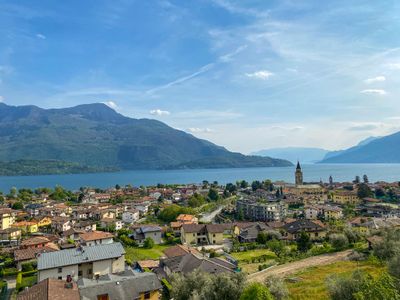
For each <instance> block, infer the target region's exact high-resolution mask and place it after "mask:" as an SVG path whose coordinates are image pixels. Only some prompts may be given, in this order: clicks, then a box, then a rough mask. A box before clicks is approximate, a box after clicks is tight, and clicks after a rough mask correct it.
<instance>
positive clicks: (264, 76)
mask: <svg viewBox="0 0 400 300" xmlns="http://www.w3.org/2000/svg"><path fill="white" fill-rule="evenodd" d="M273 75H274V73H272V72H270V71H267V70H261V71H256V72H254V73H246V76H247V77H250V78H256V79H262V80H267V79H269V78H270V77H271V76H273Z"/></svg>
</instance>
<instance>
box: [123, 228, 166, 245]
mask: <svg viewBox="0 0 400 300" xmlns="http://www.w3.org/2000/svg"><path fill="white" fill-rule="evenodd" d="M130 236H131V237H132V238H133V239H134V240H135V241H137V242H138V243H139V244H143V242H144V240H145V239H147V238H151V239H152V240H153V241H154V243H155V244H161V243H162V239H161V237H162V229H161V227H159V226H141V227H139V228H136V229H135V230H134V231H133V234H131V235H130Z"/></svg>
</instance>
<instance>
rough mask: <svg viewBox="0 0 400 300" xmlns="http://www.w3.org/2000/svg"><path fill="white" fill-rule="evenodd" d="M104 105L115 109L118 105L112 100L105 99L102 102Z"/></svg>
mask: <svg viewBox="0 0 400 300" xmlns="http://www.w3.org/2000/svg"><path fill="white" fill-rule="evenodd" d="M103 103H104V104H105V105H107V106H108V107H111V108H112V109H117V108H118V105H117V104H116V103H115V102H114V101H106V102H103Z"/></svg>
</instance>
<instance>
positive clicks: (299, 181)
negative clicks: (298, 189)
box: [295, 161, 303, 185]
mask: <svg viewBox="0 0 400 300" xmlns="http://www.w3.org/2000/svg"><path fill="white" fill-rule="evenodd" d="M295 178H296V185H302V184H303V172H302V171H301V167H300V163H299V162H298V161H297V167H296V172H295Z"/></svg>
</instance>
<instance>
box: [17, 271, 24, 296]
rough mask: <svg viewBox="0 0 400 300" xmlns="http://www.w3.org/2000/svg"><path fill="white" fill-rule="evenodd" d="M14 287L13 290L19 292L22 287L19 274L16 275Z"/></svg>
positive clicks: (20, 274)
mask: <svg viewBox="0 0 400 300" xmlns="http://www.w3.org/2000/svg"><path fill="white" fill-rule="evenodd" d="M15 284H16V286H15V288H16V289H17V291H20V290H21V289H22V288H23V287H22V273H21V272H19V273H18V274H17V279H16V283H15Z"/></svg>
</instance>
